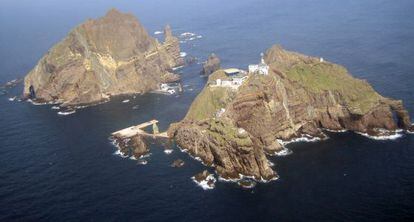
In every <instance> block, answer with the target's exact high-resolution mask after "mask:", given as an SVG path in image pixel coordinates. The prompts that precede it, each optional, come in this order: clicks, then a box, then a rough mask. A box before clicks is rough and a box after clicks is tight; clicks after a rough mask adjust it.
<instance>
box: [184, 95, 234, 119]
mask: <svg viewBox="0 0 414 222" xmlns="http://www.w3.org/2000/svg"><path fill="white" fill-rule="evenodd" d="M232 95H233V92H231V90H230V89H228V88H225V87H214V88H213V87H205V88H204V89H203V91H201V93H200V94H199V95H198V96H197V98H196V99H195V100H194V102H193V103H192V104H191V106H190V109H189V111H188V113H187V115H186V117H185V118H186V119H193V120H204V119H208V118H212V117H214V116H215V114H216V113H217V111H219V110H220V109H221V108H224V107H226V105H227V103H228V102H230V101H231V99H232V97H233V96H232Z"/></svg>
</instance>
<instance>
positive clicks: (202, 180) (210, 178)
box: [193, 170, 216, 190]
mask: <svg viewBox="0 0 414 222" xmlns="http://www.w3.org/2000/svg"><path fill="white" fill-rule="evenodd" d="M193 180H194V182H196V183H197V184H198V185H200V186H201V187H202V188H203V189H204V190H207V189H213V188H214V186H215V183H216V178H214V175H213V174H210V173H209V172H208V171H207V170H204V171H203V172H201V173H198V174H196V175H195V176H194V177H193Z"/></svg>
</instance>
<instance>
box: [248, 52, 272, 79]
mask: <svg viewBox="0 0 414 222" xmlns="http://www.w3.org/2000/svg"><path fill="white" fill-rule="evenodd" d="M260 55H261V57H262V59H261V62H260V64H254V65H249V73H252V74H259V75H268V74H269V66H268V65H267V64H266V62H265V61H264V59H263V53H261V54H260Z"/></svg>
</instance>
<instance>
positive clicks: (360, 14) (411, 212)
mask: <svg viewBox="0 0 414 222" xmlns="http://www.w3.org/2000/svg"><path fill="white" fill-rule="evenodd" d="M111 7H116V8H118V9H120V10H122V11H127V12H131V13H133V14H134V15H136V16H137V17H138V18H139V19H140V21H141V23H142V24H143V25H144V26H145V27H146V28H147V30H148V31H149V32H150V33H154V32H156V31H159V30H162V28H163V26H164V25H165V24H170V25H171V26H172V27H173V31H174V33H175V34H177V35H179V34H181V33H183V32H192V33H195V34H196V35H201V36H202V38H199V39H196V40H193V41H188V42H185V43H183V44H182V50H183V51H184V52H186V53H187V54H188V55H189V56H194V57H197V58H198V59H199V61H203V60H204V59H205V58H206V57H207V56H208V54H209V53H211V52H215V53H216V54H217V55H219V56H220V57H221V59H222V61H223V66H225V67H240V68H244V67H246V66H247V65H248V64H249V63H255V62H257V61H258V59H259V54H260V53H261V52H263V51H264V50H265V49H267V48H269V47H270V46H271V45H273V44H276V43H278V44H281V45H282V46H284V47H285V48H287V49H290V50H294V51H299V52H302V53H305V54H310V55H314V56H321V57H323V58H325V59H326V60H328V61H332V62H335V63H339V64H342V65H344V66H346V67H347V68H348V69H349V70H350V72H352V73H353V74H354V76H356V77H359V78H363V79H367V80H368V81H369V82H370V83H371V84H372V85H373V87H374V88H375V89H376V90H377V91H379V92H380V93H381V94H383V95H385V96H389V97H393V98H399V99H402V100H403V101H404V104H405V106H406V108H407V109H408V111H409V112H410V113H411V117H412V118H413V117H414V116H413V113H414V87H413V85H414V14H413V13H412V12H413V10H414V2H413V1H411V0H398V1H386V0H349V1H339V0H318V1H317V0H313V1H312V0H308V1H299V0H279V1H276V0H274V1H264V0H256V1H253V0H250V1H248V0H239V1H235V0H231V1H217V0H209V1H207V0H199V1H193V0H181V1H168V0H164V1H162V0H151V1H149V0H148V1H108V0H104V1H98V0H94V1H87V2H84V1H80V0H75V1H65V2H62V1H52V0H48V1H44V0H42V1H31V0H22V1H12V0H2V1H1V2H0V58H1V59H0V82H1V83H5V82H7V81H9V80H11V79H14V78H16V77H22V76H24V75H25V74H26V73H27V72H28V71H30V69H31V68H32V67H33V66H34V65H35V64H36V62H37V61H38V59H39V58H41V56H42V55H43V54H44V53H45V52H47V50H48V49H49V48H50V47H51V46H52V45H54V44H55V43H56V42H58V41H59V40H61V39H62V38H63V37H64V36H65V35H66V34H67V33H68V32H69V31H70V30H71V29H72V28H73V27H74V26H76V25H77V24H79V23H81V22H82V21H84V20H86V19H87V18H96V17H99V16H101V15H103V14H104V13H105V12H106V11H107V10H108V9H109V8H111ZM154 36H155V37H157V35H154ZM200 69H201V66H200V64H193V65H190V66H188V67H185V68H184V69H182V70H180V73H182V79H183V83H184V85H188V86H186V88H185V90H186V91H185V93H184V94H182V95H180V96H166V95H156V94H147V95H144V96H139V97H137V98H135V99H133V98H127V97H118V98H115V99H113V100H112V101H111V102H109V103H106V104H102V105H99V106H94V107H89V108H85V109H82V110H78V111H77V112H76V113H75V114H72V115H67V116H59V115H57V110H52V109H51V106H49V105H44V106H34V105H31V104H29V103H26V102H17V101H14V102H10V101H8V98H9V97H11V96H14V95H19V93H20V92H21V90H22V89H21V86H18V87H16V88H15V89H13V90H10V91H9V92H8V94H7V95H2V96H0V221H79V220H81V221H229V220H233V221H404V220H405V221H410V220H411V221H413V219H414V136H413V135H404V136H403V137H401V138H398V139H396V140H391V141H377V140H371V139H368V138H366V137H363V136H361V135H357V134H354V133H350V132H347V133H338V134H335V133H330V134H329V136H330V139H329V140H325V141H322V142H312V143H294V144H289V145H288V147H289V148H290V149H291V150H293V153H292V154H291V155H288V156H284V157H270V160H271V161H272V162H273V163H274V164H275V166H274V169H275V170H276V171H277V172H278V174H279V175H280V179H279V180H277V181H273V182H271V183H267V184H258V185H257V186H256V187H255V188H254V189H251V190H244V189H241V188H239V187H238V186H237V185H235V184H233V183H224V182H218V183H216V188H215V189H213V190H207V191H205V190H203V189H201V188H200V187H198V186H197V185H196V184H195V183H194V182H193V181H192V180H191V176H193V175H194V174H196V173H198V172H200V171H201V170H203V169H204V166H203V165H201V164H200V163H199V162H197V161H195V160H193V159H191V158H190V157H188V156H187V155H186V154H185V153H182V152H180V151H179V150H178V149H177V148H176V147H174V151H173V153H172V154H170V155H166V154H165V153H164V152H163V148H162V147H161V146H160V145H159V144H152V145H151V153H152V155H151V156H150V157H149V158H148V164H147V165H144V166H142V165H137V163H136V161H133V160H129V159H125V158H121V157H120V156H117V155H114V152H115V151H116V149H115V147H114V146H113V145H112V144H111V143H110V141H109V140H108V136H109V134H110V133H111V132H113V131H115V130H118V129H121V128H124V127H127V126H130V125H133V124H138V123H141V122H144V121H147V120H150V119H152V118H156V119H158V120H160V129H161V130H165V129H166V128H167V127H168V125H169V124H170V123H172V122H175V121H179V120H180V119H181V118H183V117H184V115H185V113H186V110H187V109H188V107H189V105H190V104H191V101H192V100H193V98H194V97H195V96H196V95H197V93H198V92H200V90H201V89H202V87H203V86H204V84H205V82H206V79H204V78H201V77H200V76H199V74H198V72H199V71H200ZM124 99H130V102H129V103H122V101H123V100H124ZM136 105H138V108H137V109H132V107H133V106H136ZM177 158H182V159H183V160H184V161H185V165H184V167H183V168H179V169H175V168H171V167H170V166H169V165H170V164H171V163H172V161H174V160H175V159H177Z"/></svg>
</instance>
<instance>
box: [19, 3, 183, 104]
mask: <svg viewBox="0 0 414 222" xmlns="http://www.w3.org/2000/svg"><path fill="white" fill-rule="evenodd" d="M164 34H165V40H164V42H163V43H159V42H158V41H157V39H155V38H153V37H151V36H150V35H149V34H148V33H147V31H146V30H145V29H144V27H143V26H142V25H141V24H140V23H139V21H138V20H137V19H136V18H135V17H134V16H133V15H131V14H124V13H121V12H119V11H117V10H116V9H112V10H110V11H109V12H108V13H107V14H106V15H105V16H104V17H102V18H99V19H96V20H92V19H90V20H88V21H86V22H85V23H83V24H81V25H79V26H77V27H76V28H75V29H73V30H72V31H71V32H70V33H69V34H68V35H67V37H66V38H64V39H63V40H62V41H61V42H59V43H57V44H56V45H55V46H54V47H52V48H51V49H50V50H49V51H48V52H47V53H46V55H44V56H43V57H42V58H41V59H40V61H39V62H38V64H37V65H36V66H35V67H34V68H33V70H32V71H30V73H29V74H28V75H27V76H26V77H25V79H24V92H23V94H24V96H25V97H26V98H27V97H30V98H32V99H35V100H36V101H38V102H53V103H60V104H62V106H74V105H81V104H91V103H97V102H101V101H106V100H108V99H109V97H110V96H115V95H120V94H133V93H145V92H148V91H150V90H154V89H157V88H158V87H159V84H160V83H164V82H170V81H176V80H178V79H179V76H178V75H176V74H173V73H172V68H173V67H176V66H179V65H182V64H183V59H182V58H181V57H180V47H179V41H178V39H177V38H176V37H174V36H173V35H172V32H171V28H170V27H169V26H166V27H165V30H164Z"/></svg>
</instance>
